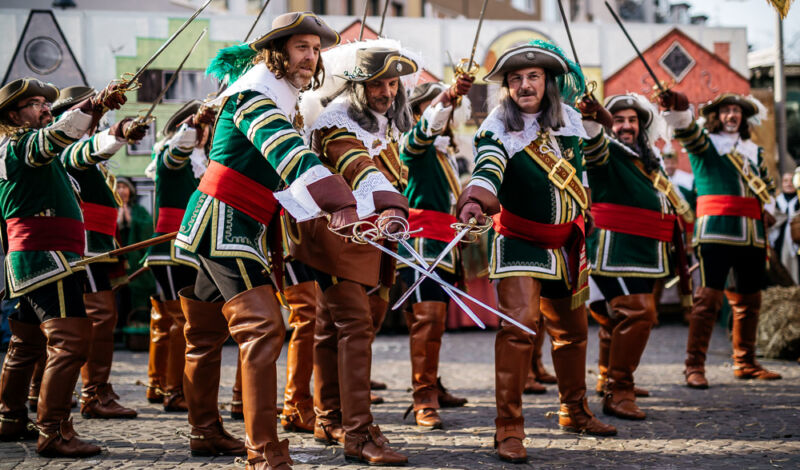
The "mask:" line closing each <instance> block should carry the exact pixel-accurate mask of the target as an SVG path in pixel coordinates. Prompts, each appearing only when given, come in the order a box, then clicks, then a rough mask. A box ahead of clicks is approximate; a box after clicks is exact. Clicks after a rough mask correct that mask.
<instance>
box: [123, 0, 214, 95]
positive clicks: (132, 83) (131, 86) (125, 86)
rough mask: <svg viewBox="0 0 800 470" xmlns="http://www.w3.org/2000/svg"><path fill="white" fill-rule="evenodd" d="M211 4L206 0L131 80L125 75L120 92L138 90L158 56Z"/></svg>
mask: <svg viewBox="0 0 800 470" xmlns="http://www.w3.org/2000/svg"><path fill="white" fill-rule="evenodd" d="M209 3H211V0H206V2H205V3H204V4H203V5H201V6H200V8H198V9H197V10H196V11H195V12H194V14H193V15H192V16H191V17H189V19H188V20H186V21H184V23H183V24H182V25H181V27H180V28H178V30H177V31H175V32H174V33H172V36H170V37H169V39H167V40H166V42H164V44H162V45H161V47H159V48H158V50H157V51H156V52H155V53H154V54H153V55H152V56H150V58H149V59H147V62H145V63H144V65H142V66H141V67H140V68H139V70H137V71H136V73H134V74H133V75H131V77H130V78H126V77H125V75H123V77H122V80H124V81H125V82H124V84H121V85H120V90H122V91H123V92H125V91H129V90H134V89H136V88H134V87H135V86H136V85H135V84H136V83H137V82H136V80H137V79H138V78H139V77H140V76H141V75H142V73H144V71H145V70H147V68H148V67H150V65H151V64H152V63H153V61H155V60H156V58H157V57H158V56H160V55H161V53H162V52H164V49H166V48H167V46H169V45H170V44H172V41H174V40H175V38H177V37H178V35H179V34H181V33H182V32H183V30H184V29H186V28H187V27H188V26H189V24H190V23H191V22H192V21H194V20H195V18H197V17H198V16H199V15H200V13H202V11H203V10H205V9H206V7H207V6H208V5H209Z"/></svg>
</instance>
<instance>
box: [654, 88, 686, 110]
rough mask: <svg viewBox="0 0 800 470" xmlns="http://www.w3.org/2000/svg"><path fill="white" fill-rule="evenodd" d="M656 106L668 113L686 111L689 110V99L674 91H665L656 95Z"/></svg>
mask: <svg viewBox="0 0 800 470" xmlns="http://www.w3.org/2000/svg"><path fill="white" fill-rule="evenodd" d="M658 104H660V105H661V107H662V108H664V109H666V110H668V111H686V110H687V109H689V98H687V97H686V95H684V94H683V93H681V92H679V91H675V90H667V91H665V92H663V93H661V94H659V95H658Z"/></svg>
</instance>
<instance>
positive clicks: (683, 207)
mask: <svg viewBox="0 0 800 470" xmlns="http://www.w3.org/2000/svg"><path fill="white" fill-rule="evenodd" d="M633 164H634V166H636V168H637V169H639V171H641V172H642V174H643V175H644V176H645V178H647V179H648V180H650V182H651V183H653V187H654V188H655V190H656V191H658V192H659V193H661V194H663V195H664V196H666V198H667V201H669V203H670V205H671V206H672V208H673V209H675V213H676V214H678V215H679V216H680V217H681V218H682V219H683V220H684V221H685V222H686V223H687V224H691V223H694V213H692V208H691V206H689V203H688V202H686V200H685V199H684V198H682V197H681V195H680V194H678V191H677V190H676V189H675V186H673V184H672V181H670V180H669V178H667V177H666V176H664V174H663V173H661V172H660V171H651V172H649V173H648V172H647V171H645V169H644V165H643V164H642V162H641V161H639V160H637V159H634V160H633Z"/></svg>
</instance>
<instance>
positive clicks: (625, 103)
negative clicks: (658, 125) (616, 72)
mask: <svg viewBox="0 0 800 470" xmlns="http://www.w3.org/2000/svg"><path fill="white" fill-rule="evenodd" d="M605 108H606V109H607V110H608V112H609V113H611V114H614V113H616V112H617V111H620V110H623V109H632V110H634V111H636V114H637V115H638V116H639V122H641V123H642V129H647V128H648V127H650V124H652V123H653V110H652V109H648V108H645V107H644V106H642V104H641V103H640V102H639V100H637V99H636V98H633V97H631V96H628V95H617V96H611V97H609V98H608V99H607V100H606V105H605Z"/></svg>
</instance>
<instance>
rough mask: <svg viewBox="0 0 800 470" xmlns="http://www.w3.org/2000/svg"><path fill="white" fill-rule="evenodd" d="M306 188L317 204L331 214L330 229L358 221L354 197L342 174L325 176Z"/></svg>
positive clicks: (336, 228)
mask: <svg viewBox="0 0 800 470" xmlns="http://www.w3.org/2000/svg"><path fill="white" fill-rule="evenodd" d="M306 189H307V190H308V193H309V194H310V195H311V199H313V200H314V202H315V203H316V204H317V206H319V208H320V209H322V210H323V211H325V212H327V213H329V214H330V215H331V220H330V222H329V224H330V227H331V229H333V230H338V229H341V228H342V227H345V226H347V225H350V224H354V223H356V222H357V221H358V213H357V212H356V198H355V197H353V192H352V191H351V190H350V186H349V185H348V184H347V182H346V181H345V180H344V178H342V175H330V176H326V177H324V178H322V179H319V180H317V181H315V182H313V183H311V184H309V185H308V186H307V187H306Z"/></svg>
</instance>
